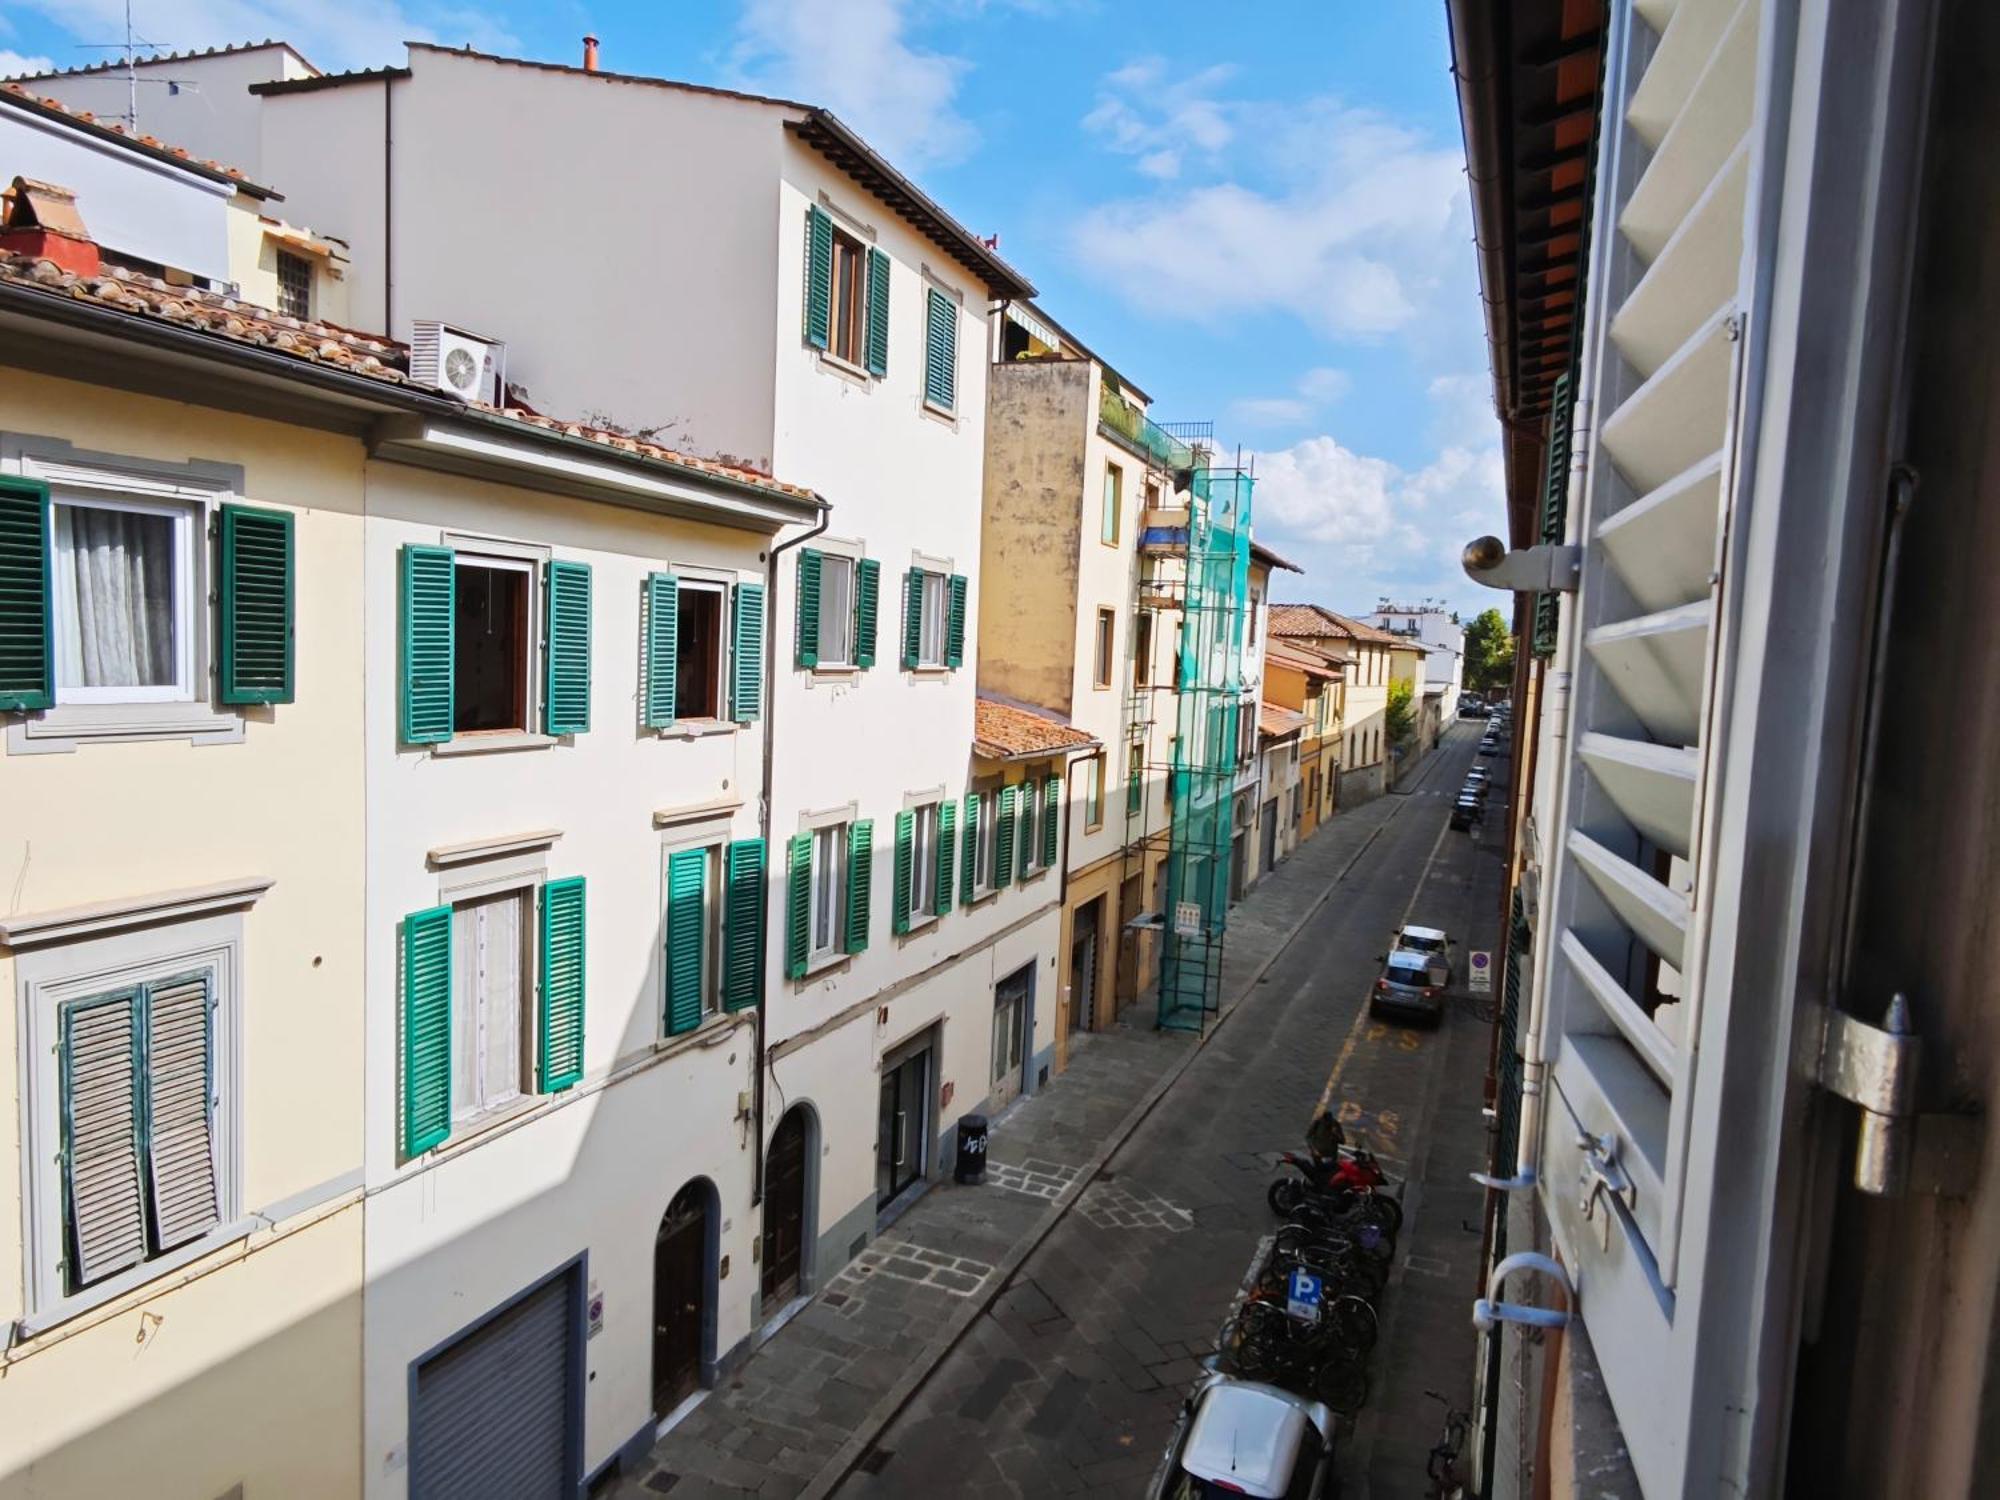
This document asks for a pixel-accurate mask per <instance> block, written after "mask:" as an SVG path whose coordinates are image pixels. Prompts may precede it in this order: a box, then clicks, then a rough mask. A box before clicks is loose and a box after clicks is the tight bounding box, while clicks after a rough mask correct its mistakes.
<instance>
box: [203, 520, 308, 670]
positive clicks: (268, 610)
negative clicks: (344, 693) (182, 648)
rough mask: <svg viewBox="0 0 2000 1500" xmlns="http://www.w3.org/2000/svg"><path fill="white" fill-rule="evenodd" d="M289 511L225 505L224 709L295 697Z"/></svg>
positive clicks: (221, 574)
mask: <svg viewBox="0 0 2000 1500" xmlns="http://www.w3.org/2000/svg"><path fill="white" fill-rule="evenodd" d="M292 522H293V518H292V516H291V514H290V513H289V512H287V511H276V510H254V509H252V508H251V507H249V506H247V505H225V506H223V507H222V523H221V527H220V533H219V548H220V551H221V554H222V556H221V559H220V566H219V567H218V568H217V569H216V572H217V575H218V576H217V580H216V605H217V613H218V614H219V616H220V621H221V631H220V634H221V637H222V639H221V642H220V650H219V651H218V652H217V655H218V657H219V658H220V661H219V664H218V671H217V676H218V679H219V684H220V688H221V694H222V701H223V702H224V703H290V702H291V701H292V699H293V695H294V682H293V672H294V670H295V667H294V650H293V638H292V632H293V604H292V598H293V591H294V590H295V588H296V587H297V579H296V572H295V564H294V562H293V556H294V539H293V533H292Z"/></svg>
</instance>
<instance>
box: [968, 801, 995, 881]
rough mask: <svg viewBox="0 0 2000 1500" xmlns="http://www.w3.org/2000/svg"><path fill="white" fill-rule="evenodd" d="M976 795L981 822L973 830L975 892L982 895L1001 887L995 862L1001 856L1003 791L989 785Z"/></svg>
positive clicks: (973, 879) (973, 878)
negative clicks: (1001, 803) (1001, 804)
mask: <svg viewBox="0 0 2000 1500" xmlns="http://www.w3.org/2000/svg"><path fill="white" fill-rule="evenodd" d="M973 796H974V798H975V799H977V801H978V803H979V824H978V827H976V828H975V829H974V830H973V833H972V894H973V896H974V897H975V898H979V897H985V896H990V895H992V894H993V893H994V892H995V891H997V890H999V889H1000V882H999V880H998V879H997V878H996V877H997V876H998V874H999V870H998V868H997V866H996V865H995V863H994V862H995V861H996V860H997V859H998V858H999V857H1000V790H999V788H998V787H987V788H986V789H985V790H984V791H975V792H974V793H973Z"/></svg>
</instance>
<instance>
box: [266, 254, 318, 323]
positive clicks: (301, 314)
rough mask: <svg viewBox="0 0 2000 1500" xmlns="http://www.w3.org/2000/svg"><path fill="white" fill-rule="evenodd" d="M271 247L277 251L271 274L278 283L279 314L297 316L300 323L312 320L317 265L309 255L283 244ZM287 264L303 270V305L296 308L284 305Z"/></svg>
mask: <svg viewBox="0 0 2000 1500" xmlns="http://www.w3.org/2000/svg"><path fill="white" fill-rule="evenodd" d="M273 249H274V250H275V251H276V252H277V253H276V257H275V259H274V260H273V261H272V275H273V277H274V279H275V280H276V281H277V284H278V306H277V309H276V310H277V312H278V314H279V316H281V317H286V318H297V319H298V320H299V321H300V322H302V323H306V322H310V321H312V315H313V283H314V282H315V281H317V280H318V267H317V266H316V265H315V263H314V261H313V258H312V257H311V256H309V255H301V254H299V252H298V251H296V250H288V249H286V248H285V246H283V245H275V246H273ZM288 264H289V265H290V266H292V267H294V268H296V269H297V270H298V271H303V272H304V282H305V289H304V293H303V305H302V306H301V307H299V308H298V309H297V310H294V309H292V308H289V307H287V306H285V292H286V285H285V269H286V267H287V265H288Z"/></svg>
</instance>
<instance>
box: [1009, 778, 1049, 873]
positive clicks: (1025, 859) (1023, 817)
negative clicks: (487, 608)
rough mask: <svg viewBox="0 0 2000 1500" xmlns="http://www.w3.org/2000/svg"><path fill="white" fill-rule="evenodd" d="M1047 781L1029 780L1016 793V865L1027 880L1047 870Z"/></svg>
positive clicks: (1020, 785)
mask: <svg viewBox="0 0 2000 1500" xmlns="http://www.w3.org/2000/svg"><path fill="white" fill-rule="evenodd" d="M1047 780H1048V778H1047V777H1045V776H1030V777H1026V778H1025V779H1023V780H1022V781H1020V782H1019V783H1018V784H1017V786H1018V789H1017V790H1016V791H1015V793H1014V839H1015V848H1014V863H1015V865H1016V866H1017V867H1018V868H1019V870H1020V872H1021V878H1022V879H1023V880H1026V879H1027V878H1028V877H1029V876H1030V875H1034V874H1038V873H1039V872H1040V871H1042V870H1044V869H1046V868H1047V866H1045V865H1044V864H1043V863H1042V819H1043V818H1045V817H1047V816H1048V810H1047V809H1046V808H1045V807H1044V806H1043V805H1042V804H1043V801H1044V800H1045V798H1046V797H1047V795H1048V794H1047V792H1046V791H1044V790H1043V788H1044V786H1045V785H1046V783H1047Z"/></svg>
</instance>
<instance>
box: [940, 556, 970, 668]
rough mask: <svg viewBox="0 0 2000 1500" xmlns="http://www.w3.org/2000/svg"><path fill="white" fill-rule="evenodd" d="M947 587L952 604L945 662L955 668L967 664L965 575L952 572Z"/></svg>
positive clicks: (946, 623) (947, 625) (946, 618)
mask: <svg viewBox="0 0 2000 1500" xmlns="http://www.w3.org/2000/svg"><path fill="white" fill-rule="evenodd" d="M946 587H947V589H948V590H949V592H950V599H951V604H950V613H949V614H948V615H947V616H946V617H945V641H944V664H945V665H946V666H947V667H951V668H953V669H954V670H955V669H957V668H959V667H962V666H964V665H965V575H964V574H963V573H954V574H952V575H951V579H950V581H949V583H948V584H947V585H946Z"/></svg>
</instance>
